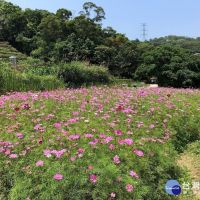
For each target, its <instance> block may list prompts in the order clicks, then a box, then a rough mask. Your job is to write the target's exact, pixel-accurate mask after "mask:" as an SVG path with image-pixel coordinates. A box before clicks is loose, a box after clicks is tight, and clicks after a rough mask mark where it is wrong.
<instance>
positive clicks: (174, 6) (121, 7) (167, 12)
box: [10, 0, 200, 39]
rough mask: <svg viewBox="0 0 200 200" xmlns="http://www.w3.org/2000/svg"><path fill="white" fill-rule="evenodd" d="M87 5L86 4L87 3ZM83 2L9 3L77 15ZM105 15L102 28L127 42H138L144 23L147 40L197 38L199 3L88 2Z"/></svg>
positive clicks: (35, 0)
mask: <svg viewBox="0 0 200 200" xmlns="http://www.w3.org/2000/svg"><path fill="white" fill-rule="evenodd" d="M87 1H90V0H87ZM87 1H85V0H10V2H12V3H14V4H17V5H19V6H20V7H22V8H33V9H35V8H38V9H46V10H49V11H52V12H55V11H56V10H57V9H58V8H67V9H70V10H73V11H74V12H75V11H76V13H78V12H79V11H80V10H81V8H82V5H83V3H84V2H87ZM91 1H92V2H94V3H96V4H97V5H99V6H102V7H103V8H104V10H105V12H106V20H104V22H103V26H105V27H106V26H112V27H113V28H114V29H116V30H117V31H118V32H121V33H124V34H126V36H128V37H129V38H130V39H136V38H139V39H141V30H142V27H141V24H142V23H143V22H145V23H147V25H148V27H147V29H148V37H147V38H148V39H149V38H154V37H160V36H166V35H181V36H190V37H198V36H200V11H199V9H200V0H91Z"/></svg>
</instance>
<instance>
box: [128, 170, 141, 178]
mask: <svg viewBox="0 0 200 200" xmlns="http://www.w3.org/2000/svg"><path fill="white" fill-rule="evenodd" d="M129 174H130V176H132V177H135V178H139V176H138V175H137V173H136V172H134V171H133V170H131V171H130V173H129Z"/></svg>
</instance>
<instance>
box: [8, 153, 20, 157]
mask: <svg viewBox="0 0 200 200" xmlns="http://www.w3.org/2000/svg"><path fill="white" fill-rule="evenodd" d="M9 158H18V155H17V154H14V153H12V154H10V155H9Z"/></svg>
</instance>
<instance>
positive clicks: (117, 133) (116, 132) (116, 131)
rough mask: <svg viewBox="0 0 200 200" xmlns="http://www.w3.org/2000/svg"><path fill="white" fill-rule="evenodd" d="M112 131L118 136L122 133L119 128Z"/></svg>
mask: <svg viewBox="0 0 200 200" xmlns="http://www.w3.org/2000/svg"><path fill="white" fill-rule="evenodd" d="M114 133H115V134H116V135H119V136H120V135H122V131H121V130H115V131H114Z"/></svg>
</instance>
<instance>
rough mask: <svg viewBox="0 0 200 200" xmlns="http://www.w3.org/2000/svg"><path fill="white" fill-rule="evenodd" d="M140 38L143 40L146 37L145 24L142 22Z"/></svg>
mask: <svg viewBox="0 0 200 200" xmlns="http://www.w3.org/2000/svg"><path fill="white" fill-rule="evenodd" d="M142 39H143V41H145V40H146V39H147V24H146V23H142Z"/></svg>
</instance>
